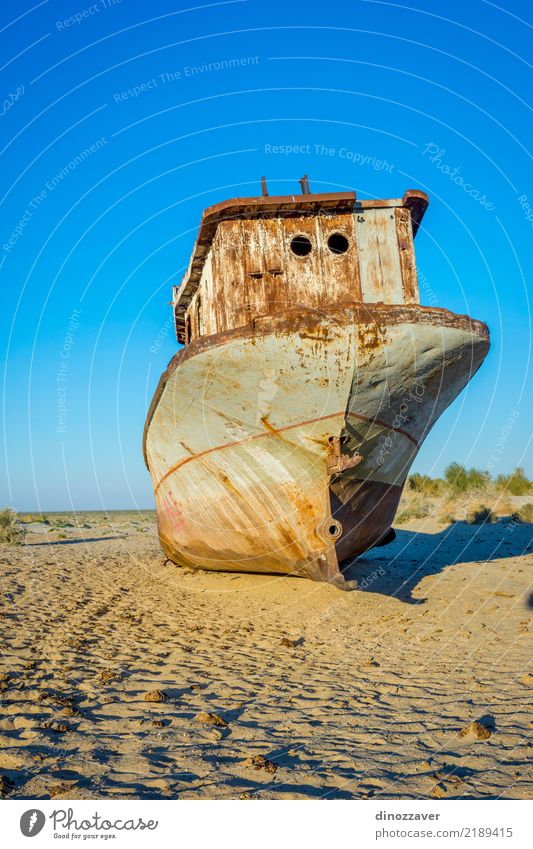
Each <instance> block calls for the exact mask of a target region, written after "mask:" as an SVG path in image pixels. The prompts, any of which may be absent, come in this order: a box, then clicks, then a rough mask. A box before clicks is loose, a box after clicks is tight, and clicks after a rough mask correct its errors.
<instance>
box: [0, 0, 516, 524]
mask: <svg viewBox="0 0 533 849" xmlns="http://www.w3.org/2000/svg"><path fill="white" fill-rule="evenodd" d="M532 22H533V16H532V7H531V4H530V3H529V2H526V0H499V2H498V3H492V2H485V0H469V2H464V0H463V2H457V0H451V2H450V0H408V2H407V3H406V5H401V4H398V3H393V2H373V0H372V2H365V1H364V0H353V1H352V2H337V3H335V4H331V3H329V4H328V3H324V2H297V3H289V2H283V3H282V2H269V3H266V2H260V0H235V2H219V3H205V4H203V3H201V2H200V0H194V2H192V0H189V2H170V0H152V2H150V3H141V2H135V1H134V0H122V2H118V0H97V2H95V3H90V2H89V0H70V2H66V0H43V2H38V3H36V2H35V0H4V2H3V3H2V4H1V10H0V45H1V50H2V53H1V61H0V64H1V66H2V67H1V79H2V98H3V99H4V102H3V104H2V107H1V109H2V118H1V125H0V126H1V130H2V137H1V146H0V149H1V151H2V168H1V171H0V181H1V187H0V189H1V195H0V197H1V201H0V202H1V219H0V223H1V233H0V244H1V250H0V263H1V267H0V276H1V285H2V310H1V313H0V327H1V330H0V333H1V354H2V361H3V363H4V368H3V370H2V380H3V421H4V433H3V441H2V442H3V444H2V474H1V494H0V506H2V505H8V504H11V505H13V506H14V507H16V508H17V509H21V510H24V509H36V508H40V509H43V510H46V509H70V508H71V507H75V508H78V509H84V508H85V509H89V508H94V509H113V508H128V507H132V506H139V507H152V506H153V496H152V488H151V482H150V478H149V475H148V472H147V471H146V469H145V467H144V463H143V459H142V453H141V439H142V430H143V424H144V418H145V414H146V410H147V407H148V405H149V403H150V400H151V396H152V394H153V391H154V389H155V387H156V385H157V381H158V379H159V376H160V373H161V372H162V371H163V369H164V368H165V367H166V365H167V363H168V361H169V360H170V359H171V357H172V356H173V354H174V353H175V351H176V348H177V343H176V341H175V338H174V336H173V330H172V326H171V323H172V322H171V310H170V307H169V306H168V301H169V300H170V297H171V284H172V283H177V282H179V280H180V278H181V276H182V274H183V272H184V269H185V267H186V265H187V262H188V259H189V255H190V251H191V248H192V245H193V242H194V239H195V234H196V230H197V226H198V223H199V220H200V216H201V213H202V210H203V209H204V207H205V206H207V205H210V204H213V203H216V202H217V201H220V200H224V199H225V198H228V197H232V196H239V195H241V196H242V195H255V194H259V193H260V178H261V175H262V174H265V175H266V176H267V178H268V183H269V188H270V191H271V193H274V191H275V193H276V194H283V193H288V192H293V191H299V187H298V185H297V183H296V180H297V178H299V177H300V176H301V175H302V174H304V173H307V174H308V175H309V179H310V183H311V188H312V190H314V191H334V190H350V189H355V190H356V191H357V193H358V196H359V198H360V199H363V198H372V197H397V196H399V195H402V194H403V192H404V190H405V189H408V188H419V189H423V190H424V191H426V192H428V194H429V196H430V200H431V203H430V207H429V209H428V212H427V214H426V217H425V218H424V222H423V227H422V228H421V230H420V232H419V234H418V236H417V240H416V248H417V259H418V265H419V270H420V273H421V276H422V275H423V277H422V281H423V286H422V301H423V302H424V303H428V304H431V305H433V306H441V307H447V308H449V309H451V310H454V311H455V312H459V313H469V314H470V315H472V316H473V317H475V318H479V319H483V320H485V321H486V322H487V323H488V324H489V327H490V330H491V334H492V350H491V352H490V354H489V356H488V359H487V360H486V362H485V364H484V366H483V367H482V369H481V371H480V372H479V373H478V374H477V376H476V377H475V378H474V380H473V381H472V383H471V384H470V385H469V387H468V388H467V389H466V390H465V391H464V392H463V393H462V395H461V396H460V397H459V399H458V400H457V401H456V402H455V403H454V404H453V405H452V407H451V408H450V409H449V410H448V411H447V412H446V413H445V415H444V416H443V417H442V419H441V420H440V422H439V423H438V424H437V426H436V427H435V429H434V430H433V432H432V433H431V435H430V436H429V438H428V439H427V441H426V442H425V444H424V446H423V448H422V450H421V452H420V454H419V457H418V459H417V461H416V465H415V467H414V468H415V470H418V471H424V472H428V473H431V474H439V473H442V471H443V469H444V467H445V466H446V465H447V463H449V462H451V461H452V460H457V461H459V462H464V463H466V464H467V465H475V466H478V467H480V468H486V467H487V465H488V464H489V462H490V458H491V457H493V456H495V453H494V452H495V451H497V452H498V453H497V455H496V456H497V458H498V461H499V462H498V464H497V466H494V468H497V470H501V471H502V472H508V471H510V470H512V469H513V468H514V467H515V466H516V465H524V466H525V467H526V471H527V472H528V473H529V474H530V475H533V460H532V453H531V446H530V443H529V440H530V437H531V422H532V382H531V376H530V345H531V306H530V300H529V298H530V297H531V289H530V279H531V266H532V263H531V255H532V250H531V247H532V235H533V184H532V180H531V177H532V170H533V169H532V166H531V154H530V152H529V150H528V148H529V143H530V139H531V136H532V121H531V98H530V94H531V90H532V88H533V86H532V77H531V65H530V64H528V61H527V60H528V57H531V54H532V51H531V45H532V32H533V30H532V27H531V23H532ZM459 178H462V182H461V179H459ZM528 293H529V294H528ZM509 422H511V423H510V424H509Z"/></svg>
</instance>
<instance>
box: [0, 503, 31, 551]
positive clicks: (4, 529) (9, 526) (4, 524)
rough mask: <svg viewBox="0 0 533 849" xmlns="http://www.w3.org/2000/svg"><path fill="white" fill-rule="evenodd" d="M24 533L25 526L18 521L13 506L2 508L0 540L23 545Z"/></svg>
mask: <svg viewBox="0 0 533 849" xmlns="http://www.w3.org/2000/svg"><path fill="white" fill-rule="evenodd" d="M24 534H25V532H24V528H23V527H21V525H19V524H18V522H17V514H16V512H15V510H12V509H11V507H7V508H6V509H5V510H0V542H7V543H9V544H10V545H22V543H23V542H24Z"/></svg>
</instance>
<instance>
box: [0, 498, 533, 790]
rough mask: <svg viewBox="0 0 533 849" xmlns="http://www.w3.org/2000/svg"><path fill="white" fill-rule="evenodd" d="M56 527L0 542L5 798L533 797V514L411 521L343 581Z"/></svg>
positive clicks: (140, 517) (141, 529)
mask: <svg viewBox="0 0 533 849" xmlns="http://www.w3.org/2000/svg"><path fill="white" fill-rule="evenodd" d="M61 518H62V521H63V525H62V526H61V527H58V526H57V517H56V518H55V521H56V524H55V525H48V526H44V525H42V524H41V523H39V522H33V523H32V525H31V526H28V527H29V532H28V534H27V538H26V539H27V543H26V544H25V545H24V546H19V547H8V546H5V545H3V546H1V547H0V558H1V560H2V567H3V568H2V607H1V619H0V630H1V644H2V662H1V669H0V672H1V673H2V676H1V677H0V687H1V688H2V690H3V692H2V693H1V696H2V713H1V720H0V742H1V749H0V751H1V754H0V774H1V777H0V792H1V794H2V795H4V796H7V797H9V798H19V799H20V798H32V799H39V798H42V799H45V798H46V799H47V798H63V799H87V798H98V799H107V798H154V799H165V798H180V799H188V798H194V799H200V798H208V799H239V798H242V799H247V798H259V799H293V798H296V799H312V798H320V799H353V798H375V799H379V798H381V799H391V798H416V799H420V798H430V799H433V798H437V799H438V798H444V799H459V798H468V799H470V798H475V799H481V798H485V799H487V798H507V799H523V798H531V797H532V795H533V793H532V789H533V782H532V775H531V767H530V766H529V767H528V764H531V757H530V756H531V742H530V740H531V732H532V727H533V723H532V722H531V716H530V714H529V713H528V706H530V705H531V694H532V684H533V674H531V673H532V670H531V668H529V669H528V662H530V659H531V656H532V651H531V649H532V641H531V633H530V632H531V625H532V619H533V610H532V606H531V596H530V595H529V592H530V591H529V590H528V578H529V570H530V568H531V564H532V561H533V555H532V553H531V552H532V551H533V544H532V536H533V525H526V524H519V525H514V524H511V523H510V522H509V521H508V520H505V519H504V520H500V521H499V522H498V523H497V524H494V525H490V526H489V525H487V526H469V525H467V524H465V523H463V522H458V523H456V524H454V525H451V526H444V525H437V524H435V523H434V522H432V521H430V520H427V521H425V523H422V522H420V521H419V522H413V523H411V524H408V525H402V526H401V528H398V529H397V530H398V537H397V540H396V541H395V542H394V543H393V544H392V545H391V546H388V547H387V548H382V549H376V550H374V552H371V553H369V554H368V555H366V556H365V557H364V558H363V559H361V560H359V561H358V562H357V563H356V564H354V566H352V567H351V577H357V579H358V580H359V582H360V587H361V589H360V590H358V591H355V592H351V593H347V592H340V591H339V590H336V589H334V588H332V587H330V586H328V585H325V584H315V583H312V582H310V581H305V580H302V579H295V578H277V577H265V576H254V575H236V574H222V573H205V572H193V571H190V570H185V569H180V568H178V567H176V566H175V565H173V564H171V563H169V562H167V563H165V561H164V557H163V555H162V553H161V551H160V549H159V546H158V542H157V536H156V532H155V523H154V517H153V514H150V513H146V514H133V513H132V514H125V513H117V514H110V515H109V516H108V517H107V516H105V514H83V515H78V516H75V517H68V516H63V517H61ZM147 694H150V695H148V699H147ZM206 717H207V718H206ZM480 729H481V730H480Z"/></svg>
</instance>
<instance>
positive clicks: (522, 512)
mask: <svg viewBox="0 0 533 849" xmlns="http://www.w3.org/2000/svg"><path fill="white" fill-rule="evenodd" d="M529 495H530V496H531V498H532V500H531V501H526V502H525V503H520V502H523V500H524V499H527V496H529ZM517 502H518V503H517ZM428 515H435V516H436V517H437V518H438V519H439V521H440V522H442V523H443V524H451V523H453V522H457V521H465V522H468V523H469V524H471V525H481V524H485V523H486V522H487V523H492V522H497V521H498V519H499V518H502V517H509V518H510V519H511V520H512V521H514V522H533V482H532V481H530V480H528V478H527V477H526V475H525V473H524V470H523V469H522V468H518V469H516V470H515V471H514V472H513V473H512V474H510V475H499V476H498V477H496V478H492V477H491V476H490V474H488V473H487V472H482V471H480V470H479V469H466V468H465V467H464V466H461V465H460V464H459V463H451V465H449V466H448V468H447V469H446V471H445V472H444V477H443V478H431V477H429V475H421V474H418V473H416V474H413V475H411V476H410V477H409V478H408V479H407V483H406V486H405V490H404V493H403V495H402V499H401V502H400V507H399V509H398V513H397V516H396V524H400V525H401V524H405V523H406V522H410V521H412V520H414V519H423V518H425V517H426V516H428Z"/></svg>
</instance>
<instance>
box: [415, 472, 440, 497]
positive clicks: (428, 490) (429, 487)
mask: <svg viewBox="0 0 533 849" xmlns="http://www.w3.org/2000/svg"><path fill="white" fill-rule="evenodd" d="M407 485H408V487H409V489H412V490H413V491H414V492H421V493H423V494H424V495H435V496H437V495H440V494H441V492H442V491H443V489H444V481H443V480H441V479H440V478H430V476H429V475H421V474H420V473H419V472H415V474H414V475H410V476H409V478H408V479H407Z"/></svg>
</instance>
